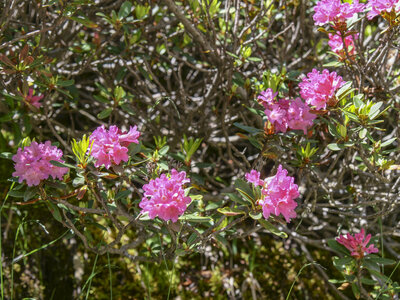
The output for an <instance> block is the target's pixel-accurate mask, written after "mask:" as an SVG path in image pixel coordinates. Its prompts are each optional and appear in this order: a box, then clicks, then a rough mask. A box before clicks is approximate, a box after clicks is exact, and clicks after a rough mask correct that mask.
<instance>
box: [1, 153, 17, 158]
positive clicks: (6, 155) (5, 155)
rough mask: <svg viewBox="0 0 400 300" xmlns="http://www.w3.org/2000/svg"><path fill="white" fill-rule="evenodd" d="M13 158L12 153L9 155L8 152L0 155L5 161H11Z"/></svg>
mask: <svg viewBox="0 0 400 300" xmlns="http://www.w3.org/2000/svg"><path fill="white" fill-rule="evenodd" d="M13 156H14V154H13V153H10V152H2V153H0V157H1V158H5V159H10V160H12V157H13Z"/></svg>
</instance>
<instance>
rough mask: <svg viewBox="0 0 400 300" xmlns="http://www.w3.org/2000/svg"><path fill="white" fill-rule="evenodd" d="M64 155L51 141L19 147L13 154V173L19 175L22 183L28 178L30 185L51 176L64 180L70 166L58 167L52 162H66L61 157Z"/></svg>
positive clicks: (27, 181)
mask: <svg viewBox="0 0 400 300" xmlns="http://www.w3.org/2000/svg"><path fill="white" fill-rule="evenodd" d="M62 155H63V152H62V151H61V150H60V149H58V148H57V147H56V146H52V145H51V143H50V141H47V142H45V143H44V144H38V143H37V142H32V143H31V145H30V146H27V147H25V148H24V149H21V148H19V149H18V152H17V154H16V155H14V156H13V158H12V159H13V161H14V162H15V172H14V173H13V174H12V175H13V176H18V177H19V179H18V181H19V182H20V183H22V181H23V180H26V183H27V184H28V186H32V185H38V184H39V183H40V181H41V180H44V179H47V178H49V177H50V176H52V177H53V178H54V179H56V178H58V179H60V180H62V179H63V176H64V174H65V173H67V172H68V168H62V167H57V166H54V165H52V164H51V163H50V161H51V160H55V161H58V162H64V161H63V160H62V159H61V157H62Z"/></svg>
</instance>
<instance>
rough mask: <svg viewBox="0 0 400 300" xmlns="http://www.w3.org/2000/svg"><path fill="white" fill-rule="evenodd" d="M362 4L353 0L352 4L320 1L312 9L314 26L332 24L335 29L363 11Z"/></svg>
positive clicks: (337, 1) (337, 0)
mask: <svg viewBox="0 0 400 300" xmlns="http://www.w3.org/2000/svg"><path fill="white" fill-rule="evenodd" d="M364 8H365V5H364V4H361V3H359V2H358V0H354V2H353V4H350V3H347V2H344V3H342V2H341V1H340V0H321V1H319V2H318V3H317V5H316V6H315V7H314V11H315V14H314V16H313V18H314V22H315V25H320V26H322V25H324V24H326V23H329V22H333V23H334V25H335V26H336V27H337V26H338V25H340V24H343V23H345V22H346V19H349V18H351V17H352V16H353V15H354V14H356V13H359V12H361V11H363V10H364Z"/></svg>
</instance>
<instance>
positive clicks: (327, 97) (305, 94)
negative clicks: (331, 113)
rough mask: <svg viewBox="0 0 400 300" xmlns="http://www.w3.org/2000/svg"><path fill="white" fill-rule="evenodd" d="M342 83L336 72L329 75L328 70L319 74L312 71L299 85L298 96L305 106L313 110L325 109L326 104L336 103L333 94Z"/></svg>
mask: <svg viewBox="0 0 400 300" xmlns="http://www.w3.org/2000/svg"><path fill="white" fill-rule="evenodd" d="M344 83H345V82H344V81H343V79H342V77H341V76H339V75H337V74H336V72H332V73H329V71H328V70H323V71H322V73H319V72H318V71H317V70H316V69H313V70H312V72H311V73H308V74H307V76H306V77H304V78H303V81H302V82H300V83H299V87H300V95H301V97H302V98H303V99H304V100H305V101H306V103H307V104H309V105H314V106H315V109H317V110H319V109H325V108H326V105H327V104H330V103H336V101H335V99H336V96H335V93H336V91H337V90H338V89H339V88H341V87H342V86H343V85H344Z"/></svg>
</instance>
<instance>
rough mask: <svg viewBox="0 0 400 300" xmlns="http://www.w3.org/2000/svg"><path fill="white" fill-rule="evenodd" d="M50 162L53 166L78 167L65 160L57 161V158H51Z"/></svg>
mask: <svg viewBox="0 0 400 300" xmlns="http://www.w3.org/2000/svg"><path fill="white" fill-rule="evenodd" d="M50 163H51V164H52V165H53V166H56V167H60V168H70V169H76V166H73V165H70V164H67V163H65V162H60V161H56V160H51V161H50Z"/></svg>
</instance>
